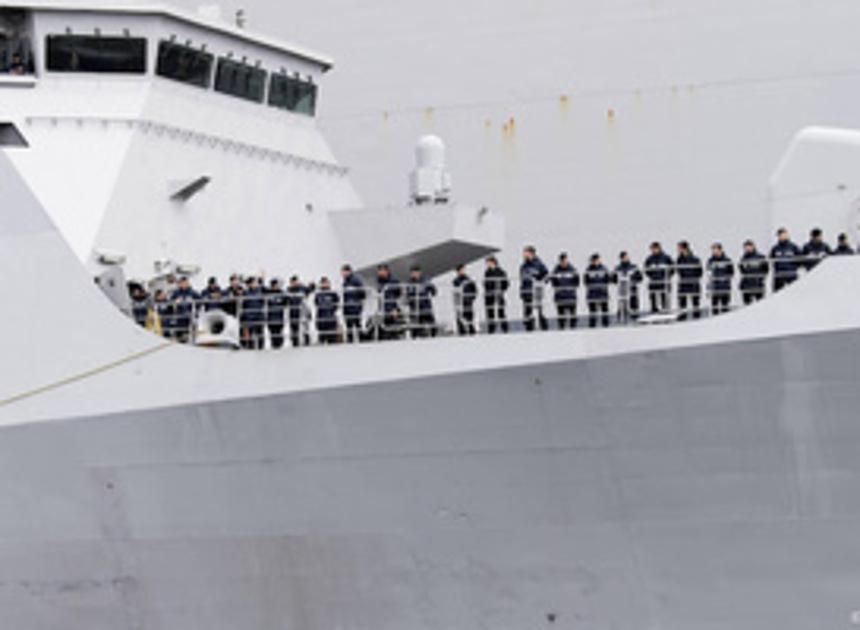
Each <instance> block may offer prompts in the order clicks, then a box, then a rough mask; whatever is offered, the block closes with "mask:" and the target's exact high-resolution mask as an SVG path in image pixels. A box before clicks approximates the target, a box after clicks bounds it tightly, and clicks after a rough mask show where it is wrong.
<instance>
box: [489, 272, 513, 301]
mask: <svg viewBox="0 0 860 630" xmlns="http://www.w3.org/2000/svg"><path fill="white" fill-rule="evenodd" d="M508 288H510V282H508V274H507V273H505V270H504V269H502V268H501V267H496V268H495V269H487V270H486V271H485V272H484V301H485V302H486V303H487V304H501V305H504V304H505V293H506V292H507V290H508Z"/></svg>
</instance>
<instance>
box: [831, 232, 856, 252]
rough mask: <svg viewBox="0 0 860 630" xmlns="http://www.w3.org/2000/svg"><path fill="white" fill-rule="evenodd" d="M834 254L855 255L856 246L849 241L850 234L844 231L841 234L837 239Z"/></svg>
mask: <svg viewBox="0 0 860 630" xmlns="http://www.w3.org/2000/svg"><path fill="white" fill-rule="evenodd" d="M833 254H834V256H853V255H854V248H853V247H851V243H849V242H848V235H847V234H845V233H844V232H843V233H842V234H840V235H839V238H838V240H837V241H836V249H834V250H833Z"/></svg>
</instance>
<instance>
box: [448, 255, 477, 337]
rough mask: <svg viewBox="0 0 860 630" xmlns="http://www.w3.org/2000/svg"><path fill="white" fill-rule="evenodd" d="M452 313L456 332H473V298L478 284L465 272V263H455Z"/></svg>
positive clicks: (464, 333)
mask: <svg viewBox="0 0 860 630" xmlns="http://www.w3.org/2000/svg"><path fill="white" fill-rule="evenodd" d="M453 284H454V313H455V314H456V316H457V334H458V335H474V334H475V299H477V297H478V285H477V284H475V281H474V280H472V279H471V278H470V277H469V275H468V274H467V273H466V265H464V264H462V263H460V264H459V265H457V274H456V275H455V276H454V283H453Z"/></svg>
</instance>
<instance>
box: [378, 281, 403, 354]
mask: <svg viewBox="0 0 860 630" xmlns="http://www.w3.org/2000/svg"><path fill="white" fill-rule="evenodd" d="M376 291H377V296H378V299H379V309H378V310H379V312H380V313H381V314H382V321H381V322H379V324H378V327H379V331H378V334H379V338H380V339H397V338H399V337H400V336H401V335H402V334H403V311H402V310H401V308H400V300H401V299H403V287H402V286H401V284H400V281H399V280H398V279H397V278H395V277H394V275H393V274H392V273H391V269H390V268H389V266H388V265H385V264H382V265H379V266H378V267H377V268H376Z"/></svg>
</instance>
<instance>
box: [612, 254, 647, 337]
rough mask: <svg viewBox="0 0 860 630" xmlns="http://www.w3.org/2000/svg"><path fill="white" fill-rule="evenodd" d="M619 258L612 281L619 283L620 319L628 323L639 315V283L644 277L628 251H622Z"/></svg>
mask: <svg viewBox="0 0 860 630" xmlns="http://www.w3.org/2000/svg"><path fill="white" fill-rule="evenodd" d="M618 260H619V262H618V265H617V266H616V267H615V271H614V272H613V274H612V282H613V283H614V284H616V285H618V321H619V322H620V323H623V324H626V323H629V322H631V321H636V319H638V317H639V284H640V283H641V282H642V280H643V277H642V272H641V271H640V270H639V267H638V266H637V265H636V263H634V262H633V261H631V260H630V255H629V254H628V253H627V252H621V254H619V256H618Z"/></svg>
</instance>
